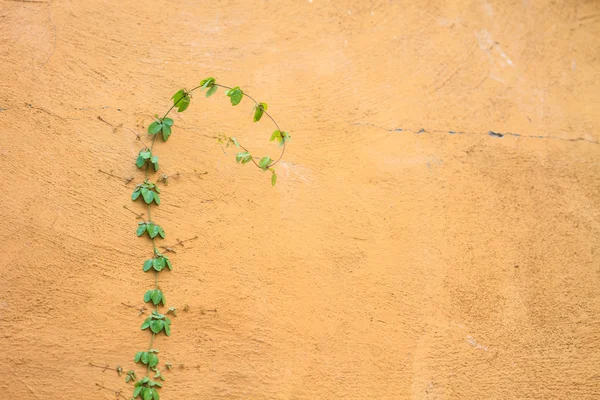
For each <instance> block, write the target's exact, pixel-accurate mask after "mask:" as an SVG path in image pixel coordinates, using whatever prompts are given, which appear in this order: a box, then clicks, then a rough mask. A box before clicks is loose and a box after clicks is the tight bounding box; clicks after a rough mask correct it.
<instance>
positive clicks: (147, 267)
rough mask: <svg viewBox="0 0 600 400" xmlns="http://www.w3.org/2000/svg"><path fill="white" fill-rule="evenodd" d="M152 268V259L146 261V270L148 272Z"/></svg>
mask: <svg viewBox="0 0 600 400" xmlns="http://www.w3.org/2000/svg"><path fill="white" fill-rule="evenodd" d="M150 268H152V259H149V260H146V261H144V272H148V271H149V270H150ZM144 299H145V297H144ZM144 301H148V300H144Z"/></svg>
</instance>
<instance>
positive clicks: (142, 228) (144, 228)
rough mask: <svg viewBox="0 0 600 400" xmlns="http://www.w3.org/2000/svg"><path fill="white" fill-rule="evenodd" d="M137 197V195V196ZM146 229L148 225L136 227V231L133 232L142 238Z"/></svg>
mask: <svg viewBox="0 0 600 400" xmlns="http://www.w3.org/2000/svg"><path fill="white" fill-rule="evenodd" d="M138 196H139V195H138ZM146 229H148V225H146V224H142V225H140V226H138V228H137V230H136V231H135V233H136V234H137V235H138V236H142V235H143V234H144V232H146Z"/></svg>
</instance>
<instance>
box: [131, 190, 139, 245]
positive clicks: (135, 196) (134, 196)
mask: <svg viewBox="0 0 600 400" xmlns="http://www.w3.org/2000/svg"><path fill="white" fill-rule="evenodd" d="M140 194H142V193H141V192H140V188H139V187H137V188H135V190H134V191H133V193H132V194H131V200H133V201H135V200H136V199H137V198H138V197H140ZM138 236H139V235H138Z"/></svg>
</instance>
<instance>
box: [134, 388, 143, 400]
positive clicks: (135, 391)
mask: <svg viewBox="0 0 600 400" xmlns="http://www.w3.org/2000/svg"><path fill="white" fill-rule="evenodd" d="M143 388H144V387H143V386H138V387H136V388H135V390H134V391H133V398H134V399H135V398H136V397H138V395H139V394H140V392H141V391H142V389H143Z"/></svg>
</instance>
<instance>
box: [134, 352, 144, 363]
mask: <svg viewBox="0 0 600 400" xmlns="http://www.w3.org/2000/svg"><path fill="white" fill-rule="evenodd" d="M141 359H142V352H141V351H138V352H137V353H135V358H134V359H133V361H135V362H140V360H141Z"/></svg>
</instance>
